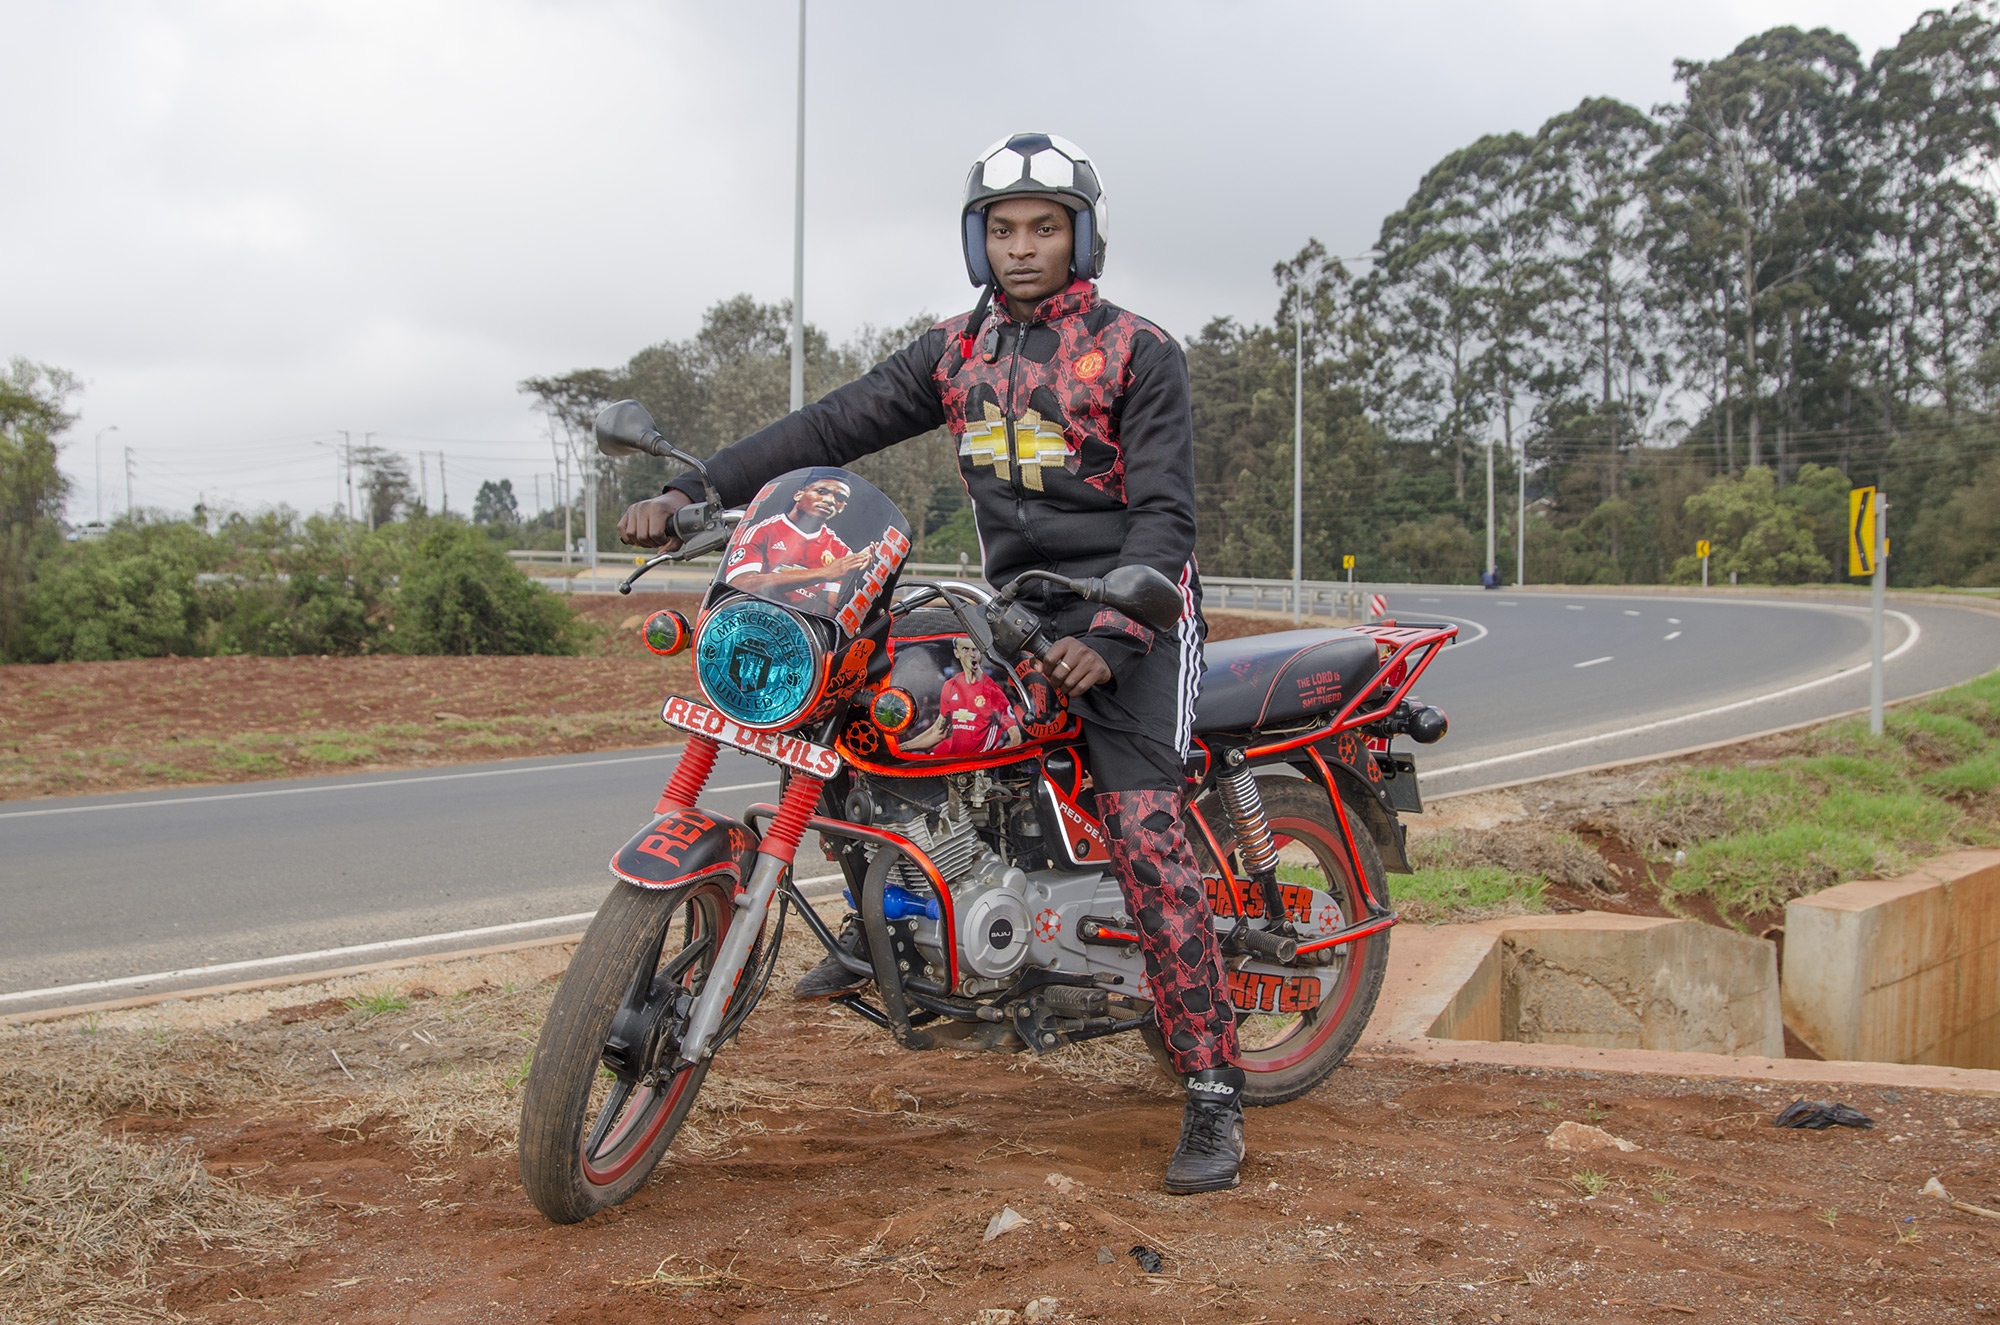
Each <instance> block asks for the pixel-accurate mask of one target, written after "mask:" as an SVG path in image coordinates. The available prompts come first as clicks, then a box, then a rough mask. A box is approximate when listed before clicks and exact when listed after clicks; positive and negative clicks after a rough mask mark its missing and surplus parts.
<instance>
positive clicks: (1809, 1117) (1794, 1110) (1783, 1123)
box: [1771, 1100, 1875, 1132]
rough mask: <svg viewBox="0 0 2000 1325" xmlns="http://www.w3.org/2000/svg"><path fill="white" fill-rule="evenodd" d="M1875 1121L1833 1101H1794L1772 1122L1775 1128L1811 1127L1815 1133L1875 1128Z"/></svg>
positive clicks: (1856, 1110)
mask: <svg viewBox="0 0 2000 1325" xmlns="http://www.w3.org/2000/svg"><path fill="white" fill-rule="evenodd" d="M1874 1125H1875V1120H1874V1119H1873V1118H1870V1117H1869V1116H1868V1115H1867V1114H1865V1113H1863V1112H1861V1110H1859V1109H1856V1108H1853V1107H1851V1106H1849V1105H1846V1104H1836V1103H1834V1102H1833V1101H1831V1100H1793V1101H1792V1102H1791V1103H1790V1104H1787V1105H1786V1106H1785V1107H1784V1110H1783V1111H1782V1112H1780V1113H1779V1114H1778V1116H1777V1117H1775V1118H1773V1119H1772V1120H1771V1126H1773V1127H1810V1128H1812V1129H1813V1130H1814V1131H1815V1132H1821V1131H1825V1130H1826V1129H1827V1128H1829V1127H1833V1126H1840V1127H1873V1126H1874Z"/></svg>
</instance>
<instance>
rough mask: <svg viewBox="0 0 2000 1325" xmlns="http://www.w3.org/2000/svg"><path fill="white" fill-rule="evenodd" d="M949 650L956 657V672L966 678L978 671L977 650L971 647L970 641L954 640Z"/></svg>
mask: <svg viewBox="0 0 2000 1325" xmlns="http://www.w3.org/2000/svg"><path fill="white" fill-rule="evenodd" d="M951 648H952V652H953V653H956V654H957V655H958V670H959V671H961V672H963V673H965V674H966V676H968V677H971V676H973V675H975V674H976V673H977V672H978V670H979V650H977V649H975V648H973V647H972V641H971V640H968V639H963V638H961V639H956V640H953V641H952V645H951Z"/></svg>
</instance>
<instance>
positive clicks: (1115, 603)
mask: <svg viewBox="0 0 2000 1325" xmlns="http://www.w3.org/2000/svg"><path fill="white" fill-rule="evenodd" d="M1098 583H1099V584H1100V585H1102V586H1103V587H1102V588H1101V589H1100V590H1099V592H1098V593H1096V594H1088V595H1086V597H1089V598H1092V599H1094V600H1095V601H1097V602H1100V603H1103V604H1104V605H1105V606H1106V607H1115V608H1117V609H1118V610H1119V611H1120V612H1123V613H1124V614H1125V615H1126V616H1128V617H1131V618H1132V619H1133V620H1135V621H1139V622H1143V623H1144V624H1145V625H1148V626H1150V627H1152V628H1153V629H1154V630H1167V629H1170V628H1171V627H1172V626H1173V624H1174V623H1175V622H1176V621H1179V620H1180V619H1181V609H1182V607H1183V606H1184V604H1183V602H1182V600H1181V591H1180V590H1179V589H1176V588H1175V587H1174V582H1173V581H1172V580H1170V579H1168V578H1167V577H1166V576H1164V575H1162V574H1160V573H1159V572H1158V571H1156V570H1154V569H1153V568H1152V567H1151V566H1120V567H1119V568H1118V569H1117V570H1114V571H1112V572H1111V573H1110V574H1109V575H1106V576H1105V577H1104V578H1103V579H1102V580H1099V581H1098Z"/></svg>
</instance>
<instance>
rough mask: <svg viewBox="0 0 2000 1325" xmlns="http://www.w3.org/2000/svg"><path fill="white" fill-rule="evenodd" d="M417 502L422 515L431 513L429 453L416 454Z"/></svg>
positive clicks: (420, 452)
mask: <svg viewBox="0 0 2000 1325" xmlns="http://www.w3.org/2000/svg"><path fill="white" fill-rule="evenodd" d="M417 501H418V502H419V503H421V504H422V506H423V508H424V514H425V515H429V514H430V513H431V462H430V452H428V451H419V452H417Z"/></svg>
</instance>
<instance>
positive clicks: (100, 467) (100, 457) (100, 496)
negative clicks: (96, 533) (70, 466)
mask: <svg viewBox="0 0 2000 1325" xmlns="http://www.w3.org/2000/svg"><path fill="white" fill-rule="evenodd" d="M117 431H118V425H117V424H115V423H114V424H111V425H110V426H109V427H105V428H99V429H98V430H97V443H96V451H97V481H96V483H95V484H93V485H92V486H94V487H95V488H96V489H97V523H99V524H100V525H101V524H103V523H104V434H105V433H108V432H117Z"/></svg>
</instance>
